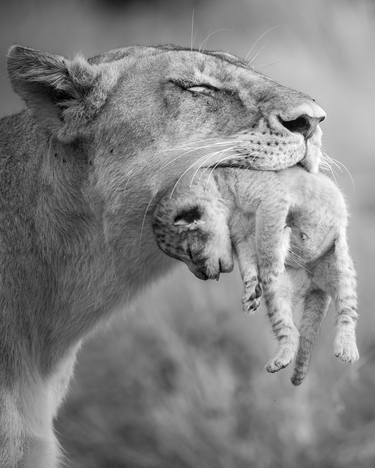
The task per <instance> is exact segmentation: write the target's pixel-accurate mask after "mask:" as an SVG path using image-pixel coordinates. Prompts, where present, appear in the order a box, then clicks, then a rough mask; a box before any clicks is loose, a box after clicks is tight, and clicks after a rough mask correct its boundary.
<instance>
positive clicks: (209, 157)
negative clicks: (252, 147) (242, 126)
mask: <svg viewBox="0 0 375 468" xmlns="http://www.w3.org/2000/svg"><path fill="white" fill-rule="evenodd" d="M233 148H234V147H233V146H232V147H231V148H225V149H223V150H220V151H215V152H214V153H211V154H209V155H208V157H207V158H206V159H205V160H204V161H203V162H202V164H200V165H199V166H198V169H197V170H196V171H195V172H194V174H193V177H192V178H191V181H190V187H191V186H192V185H193V181H194V178H195V177H196V176H197V174H198V172H199V171H200V170H201V169H202V166H203V165H204V164H207V163H208V161H209V160H210V159H211V158H213V157H214V156H218V155H219V154H223V153H225V152H227V151H230V150H232V149H233ZM202 172H203V171H202ZM199 180H201V178H200V179H199Z"/></svg>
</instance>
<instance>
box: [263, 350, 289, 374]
mask: <svg viewBox="0 0 375 468" xmlns="http://www.w3.org/2000/svg"><path fill="white" fill-rule="evenodd" d="M293 358H294V351H293V349H292V348H291V346H288V345H284V346H280V348H279V350H278V352H277V354H276V356H275V357H274V358H272V359H270V360H269V361H268V363H267V365H266V370H267V372H270V373H274V372H278V371H279V370H281V369H284V368H285V367H287V366H288V365H289V364H290V363H291V362H292V359H293Z"/></svg>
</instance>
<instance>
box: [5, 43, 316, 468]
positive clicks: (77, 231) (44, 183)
mask: <svg viewBox="0 0 375 468" xmlns="http://www.w3.org/2000/svg"><path fill="white" fill-rule="evenodd" d="M8 71H9V77H10V80H11V83H12V85H13V88H14V90H15V91H16V92H17V93H18V94H19V95H20V96H21V97H22V98H23V99H24V101H25V103H26V106H27V109H26V110H25V111H23V112H21V113H19V114H17V115H13V116H10V117H6V118H3V119H2V120H1V121H0V216H1V222H0V466H1V467H2V468H4V467H6V468H9V467H14V466H16V465H17V463H20V464H21V465H22V467H23V468H35V467H38V468H39V467H40V468H41V467H43V468H52V467H55V466H56V464H57V450H56V442H55V437H54V433H53V428H52V420H53V418H54V416H55V415H56V412H57V408H58V406H59V404H60V402H61V401H62V399H63V397H64V394H65V392H66V389H67V386H68V382H69V378H70V375H71V373H72V369H73V365H74V359H75V354H76V350H77V349H78V347H79V343H80V341H81V339H82V338H83V337H85V336H86V335H87V334H88V333H89V332H90V330H92V329H93V328H94V327H95V325H97V324H98V322H99V321H101V320H104V319H105V318H106V317H108V316H109V314H110V313H112V312H113V311H114V310H115V309H118V308H122V307H123V306H124V304H126V303H127V302H128V301H130V300H132V298H134V296H135V295H136V294H137V293H138V292H139V291H140V290H142V289H143V288H144V287H145V286H146V285H147V284H149V283H150V282H151V281H152V280H155V279H157V278H158V277H160V276H161V275H162V274H163V273H165V272H166V271H167V270H168V269H169V268H170V267H171V266H172V263H173V262H170V261H169V259H168V257H167V256H165V255H163V254H162V253H161V252H160V250H159V249H158V248H157V245H156V243H155V240H154V237H153V233H152V227H151V213H152V210H153V206H154V204H155V203H156V201H157V200H158V199H159V198H160V196H161V194H162V193H163V191H164V190H165V189H166V188H167V187H169V186H170V185H171V184H173V183H175V181H176V179H177V178H178V177H179V176H180V175H181V174H182V173H183V172H184V171H185V170H186V169H187V168H188V167H189V166H194V165H195V166H194V167H198V165H200V164H204V165H206V166H211V165H214V164H220V161H222V160H226V161H227V162H230V163H231V164H233V165H241V166H245V167H254V168H256V169H282V168H286V167H289V166H292V165H294V164H296V163H297V162H299V161H302V160H305V159H306V157H305V156H306V155H309V154H310V153H311V148H310V146H309V144H308V143H307V144H306V142H305V139H304V137H303V134H302V132H301V133H292V132H290V131H289V130H288V127H289V126H290V125H289V124H288V122H290V121H291V122H292V123H293V122H294V121H295V120H296V119H297V120H298V118H299V117H300V116H303V117H301V119H302V122H305V123H306V118H308V119H310V122H311V125H309V127H308V129H306V128H305V130H306V132H307V131H309V132H313V131H314V128H315V126H316V125H317V122H319V121H320V120H321V119H322V118H324V112H323V111H322V109H321V108H320V107H319V106H318V105H317V104H315V102H314V101H313V100H312V99H311V98H309V97H308V96H306V95H304V94H301V93H298V92H296V91H294V90H290V89H288V88H285V87H283V86H281V85H279V84H277V83H275V82H273V81H271V80H270V79H269V78H267V77H265V76H263V75H261V74H259V73H257V72H255V71H254V70H252V69H251V68H249V67H248V66H247V65H246V63H245V62H244V61H242V60H241V59H238V58H237V57H234V56H231V55H230V54H223V53H220V52H202V51H196V50H190V49H182V48H178V47H129V48H124V49H118V50H114V51H111V52H108V53H106V54H103V55H100V56H97V57H93V58H91V59H89V60H86V59H84V58H83V57H77V58H75V59H74V60H68V59H66V58H65V57H62V56H58V55H52V54H47V53H43V52H39V51H35V50H32V49H27V48H24V47H19V46H15V47H13V48H11V49H10V51H9V55H8ZM304 127H306V126H304ZM281 147H282V151H281V149H280V148H281ZM271 148H272V150H271Z"/></svg>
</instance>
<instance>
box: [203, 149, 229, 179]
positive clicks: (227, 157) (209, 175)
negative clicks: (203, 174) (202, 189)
mask: <svg viewBox="0 0 375 468" xmlns="http://www.w3.org/2000/svg"><path fill="white" fill-rule="evenodd" d="M231 149H232V148H231ZM228 159H233V154H231V155H230V156H226V157H225V158H222V159H221V160H220V161H218V162H217V163H216V164H215V165H214V167H213V168H212V169H211V171H210V173H209V174H208V177H207V183H208V182H209V181H210V177H211V176H212V174H213V172H214V170H215V169H216V168H217V167H218V166H219V165H220V164H221V163H222V162H224V161H227V160H228Z"/></svg>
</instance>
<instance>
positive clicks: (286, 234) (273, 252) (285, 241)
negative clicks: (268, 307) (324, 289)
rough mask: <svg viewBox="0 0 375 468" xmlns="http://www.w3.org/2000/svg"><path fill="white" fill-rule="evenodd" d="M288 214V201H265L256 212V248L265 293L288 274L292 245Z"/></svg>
mask: <svg viewBox="0 0 375 468" xmlns="http://www.w3.org/2000/svg"><path fill="white" fill-rule="evenodd" d="M268 198H271V197H268ZM288 211H289V202H288V200H287V199H286V198H285V199H283V198H279V199H278V200H277V201H274V200H272V198H271V199H270V200H269V199H266V201H263V202H262V203H261V204H260V205H259V207H258V209H257V211H256V222H255V234H256V249H257V254H258V265H259V274H260V279H261V282H262V286H263V288H264V289H265V290H271V289H272V288H273V287H274V285H275V284H276V282H277V280H278V278H279V277H280V275H281V274H282V273H283V272H284V271H285V261H286V257H287V254H288V250H289V245H290V228H289V227H287V226H286V218H287V214H288Z"/></svg>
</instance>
